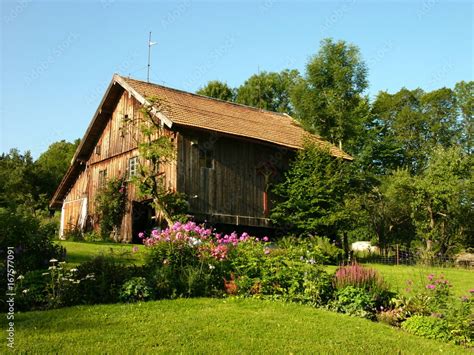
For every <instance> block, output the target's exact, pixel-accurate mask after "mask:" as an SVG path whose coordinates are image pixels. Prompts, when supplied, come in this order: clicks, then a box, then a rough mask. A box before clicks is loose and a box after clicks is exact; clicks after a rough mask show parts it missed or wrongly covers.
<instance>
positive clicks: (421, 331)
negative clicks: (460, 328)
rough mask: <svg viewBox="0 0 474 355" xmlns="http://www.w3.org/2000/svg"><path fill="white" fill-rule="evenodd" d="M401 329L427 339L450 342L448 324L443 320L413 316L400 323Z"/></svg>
mask: <svg viewBox="0 0 474 355" xmlns="http://www.w3.org/2000/svg"><path fill="white" fill-rule="evenodd" d="M402 328H403V329H405V330H406V331H408V332H409V333H413V334H416V335H421V336H423V337H425V338H429V339H438V340H443V341H450V340H451V339H452V337H451V335H450V334H449V328H448V323H447V322H446V320H444V319H440V318H436V317H430V316H413V317H410V318H408V319H407V320H406V321H405V322H403V323H402Z"/></svg>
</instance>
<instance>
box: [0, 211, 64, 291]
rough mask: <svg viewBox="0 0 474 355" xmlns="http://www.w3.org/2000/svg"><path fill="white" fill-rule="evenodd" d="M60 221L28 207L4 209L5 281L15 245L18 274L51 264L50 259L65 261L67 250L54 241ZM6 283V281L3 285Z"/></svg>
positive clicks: (0, 224)
mask: <svg viewBox="0 0 474 355" xmlns="http://www.w3.org/2000/svg"><path fill="white" fill-rule="evenodd" d="M55 234H56V224H55V223H54V222H48V220H47V219H41V218H40V217H38V216H36V215H34V214H32V213H31V212H30V211H29V210H27V209H25V208H18V209H17V210H11V209H5V208H0V235H1V238H0V269H1V270H2V272H1V274H2V275H1V276H2V280H5V277H4V276H5V274H4V273H5V272H6V264H5V263H6V252H7V248H8V247H13V248H14V250H15V254H14V263H15V264H14V266H15V271H16V272H17V274H22V275H24V274H25V273H26V272H28V271H32V270H37V269H43V268H47V267H48V263H49V260H51V259H53V258H55V259H58V260H63V259H64V257H65V253H66V252H65V249H64V248H62V247H61V246H59V245H57V244H55V243H54V241H53V238H54V235H55ZM4 284H5V283H3V282H2V285H4Z"/></svg>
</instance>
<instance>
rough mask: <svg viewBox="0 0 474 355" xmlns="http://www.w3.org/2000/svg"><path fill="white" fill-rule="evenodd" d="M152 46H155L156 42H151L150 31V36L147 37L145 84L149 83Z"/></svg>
mask: <svg viewBox="0 0 474 355" xmlns="http://www.w3.org/2000/svg"><path fill="white" fill-rule="evenodd" d="M154 44H156V42H152V41H151V31H150V35H149V36H148V71H147V74H146V82H147V83H149V82H150V59H151V46H153V45H154Z"/></svg>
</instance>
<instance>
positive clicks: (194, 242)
mask: <svg viewBox="0 0 474 355" xmlns="http://www.w3.org/2000/svg"><path fill="white" fill-rule="evenodd" d="M189 242H190V243H189V245H190V246H194V247H195V246H198V245H201V244H202V241H201V240H199V239H197V238H194V237H190V238H189Z"/></svg>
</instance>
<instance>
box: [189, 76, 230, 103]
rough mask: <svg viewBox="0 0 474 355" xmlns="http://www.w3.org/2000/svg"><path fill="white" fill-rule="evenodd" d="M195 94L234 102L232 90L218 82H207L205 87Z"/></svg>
mask: <svg viewBox="0 0 474 355" xmlns="http://www.w3.org/2000/svg"><path fill="white" fill-rule="evenodd" d="M196 94H199V95H204V96H209V97H213V98H215V99H219V100H224V101H234V98H235V95H234V90H233V89H232V88H230V87H229V86H228V85H227V84H226V83H224V82H222V81H219V80H211V81H209V82H208V83H207V84H206V85H205V86H203V87H202V88H200V89H199V90H198V91H196Z"/></svg>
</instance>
